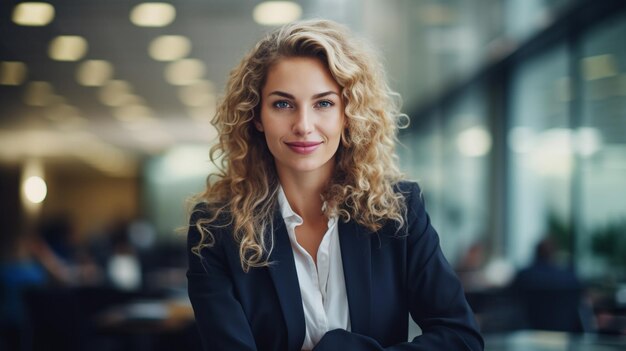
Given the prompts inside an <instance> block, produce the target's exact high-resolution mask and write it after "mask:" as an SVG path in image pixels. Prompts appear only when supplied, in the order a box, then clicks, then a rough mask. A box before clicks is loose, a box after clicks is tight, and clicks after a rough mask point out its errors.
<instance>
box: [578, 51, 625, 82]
mask: <svg viewBox="0 0 626 351" xmlns="http://www.w3.org/2000/svg"><path fill="white" fill-rule="evenodd" d="M581 65H582V71H583V77H585V79H586V80H596V79H602V78H608V77H613V76H616V75H617V62H616V60H615V56H613V55H609V54H607V55H597V56H590V57H585V58H583V59H582V61H581Z"/></svg>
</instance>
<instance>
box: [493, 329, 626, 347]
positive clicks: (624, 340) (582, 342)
mask: <svg viewBox="0 0 626 351" xmlns="http://www.w3.org/2000/svg"><path fill="white" fill-rule="evenodd" d="M618 350H620V351H624V350H626V337H623V336H622V337H620V336H611V335H597V334H568V333H563V332H544V331H518V332H513V333H507V334H499V335H488V336H486V337H485V351H618Z"/></svg>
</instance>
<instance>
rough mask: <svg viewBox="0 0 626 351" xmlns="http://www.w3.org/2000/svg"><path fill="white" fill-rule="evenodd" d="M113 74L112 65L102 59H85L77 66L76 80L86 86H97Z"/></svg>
mask: <svg viewBox="0 0 626 351" xmlns="http://www.w3.org/2000/svg"><path fill="white" fill-rule="evenodd" d="M112 75H113V66H112V65H111V64H110V63H109V62H107V61H104V60H87V61H85V62H83V63H81V64H80V66H78V70H77V71H76V80H77V81H78V83H79V84H81V85H84V86H87V87H99V86H102V85H104V83H106V82H108V81H109V79H111V76H112Z"/></svg>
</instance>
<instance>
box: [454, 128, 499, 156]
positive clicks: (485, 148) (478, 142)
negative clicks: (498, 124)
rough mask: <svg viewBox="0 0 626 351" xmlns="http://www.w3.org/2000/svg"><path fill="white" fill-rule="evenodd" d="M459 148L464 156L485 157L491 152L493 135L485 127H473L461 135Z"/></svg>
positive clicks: (457, 141)
mask: <svg viewBox="0 0 626 351" xmlns="http://www.w3.org/2000/svg"><path fill="white" fill-rule="evenodd" d="M456 144H457V147H458V148H459V151H460V152H461V154H463V155H464V156H468V157H480V156H485V155H486V154H487V153H489V150H491V134H489V132H488V131H487V130H485V128H483V127H473V128H469V129H466V130H464V131H462V132H461V133H459V135H458V136H457V139H456Z"/></svg>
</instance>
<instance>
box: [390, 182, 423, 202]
mask: <svg viewBox="0 0 626 351" xmlns="http://www.w3.org/2000/svg"><path fill="white" fill-rule="evenodd" d="M393 190H394V192H396V193H400V194H402V195H403V196H404V198H405V199H406V201H407V202H411V200H412V199H413V197H414V196H416V195H417V196H418V197H419V196H421V194H422V189H421V188H420V186H419V184H418V183H417V182H416V181H412V180H401V181H398V182H396V183H395V184H394V186H393Z"/></svg>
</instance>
